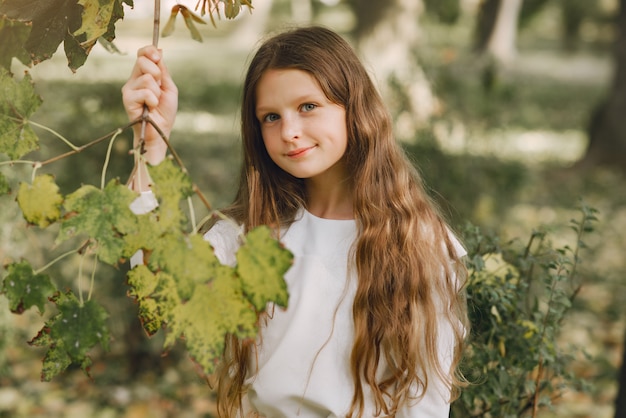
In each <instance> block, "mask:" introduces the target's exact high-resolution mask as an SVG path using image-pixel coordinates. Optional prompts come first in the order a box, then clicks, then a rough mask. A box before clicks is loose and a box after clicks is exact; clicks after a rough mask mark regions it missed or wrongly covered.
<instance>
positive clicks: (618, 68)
mask: <svg viewBox="0 0 626 418" xmlns="http://www.w3.org/2000/svg"><path fill="white" fill-rule="evenodd" d="M616 22H617V39H616V41H615V73H614V76H613V88H612V89H611V92H610V93H609V96H608V97H607V98H606V99H605V101H604V102H602V103H600V104H599V105H598V106H597V107H596V109H595V111H594V112H593V115H592V117H591V122H590V124H589V132H588V133H589V145H588V147H587V151H586V153H585V156H584V157H583V159H582V160H581V161H580V163H579V167H580V166H582V167H583V168H585V167H591V166H598V165H606V166H612V167H617V168H620V169H621V170H623V171H626V118H625V117H624V115H626V0H620V2H619V11H618V16H617V20H616Z"/></svg>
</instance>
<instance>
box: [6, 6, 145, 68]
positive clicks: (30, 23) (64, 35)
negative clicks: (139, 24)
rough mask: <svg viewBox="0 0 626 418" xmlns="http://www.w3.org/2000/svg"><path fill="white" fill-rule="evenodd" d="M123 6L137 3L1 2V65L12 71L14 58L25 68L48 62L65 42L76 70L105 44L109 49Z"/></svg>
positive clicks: (121, 16)
mask: <svg viewBox="0 0 626 418" xmlns="http://www.w3.org/2000/svg"><path fill="white" fill-rule="evenodd" d="M123 4H127V5H129V6H131V7H132V6H133V0H46V1H39V0H0V38H1V39H7V40H11V42H3V45H2V47H1V49H0V66H2V67H4V68H6V69H7V70H9V69H10V66H11V60H12V58H13V57H16V58H18V59H19V60H20V61H21V62H22V63H23V64H25V65H34V64H38V63H40V62H41V61H44V60H47V59H49V58H50V57H52V55H53V54H54V53H55V52H56V51H57V49H58V47H59V45H61V43H63V48H64V51H65V56H66V57H67V61H68V65H69V67H70V68H71V69H72V71H75V70H76V69H78V68H79V67H81V66H82V65H83V64H84V63H85V61H86V60H87V56H88V55H89V52H90V51H91V49H92V48H93V46H94V45H95V44H96V42H98V41H101V42H102V43H104V44H105V46H107V47H109V46H110V45H111V42H112V41H113V40H114V39H115V24H116V22H117V21H118V20H120V19H122V18H123V17H124V8H123Z"/></svg>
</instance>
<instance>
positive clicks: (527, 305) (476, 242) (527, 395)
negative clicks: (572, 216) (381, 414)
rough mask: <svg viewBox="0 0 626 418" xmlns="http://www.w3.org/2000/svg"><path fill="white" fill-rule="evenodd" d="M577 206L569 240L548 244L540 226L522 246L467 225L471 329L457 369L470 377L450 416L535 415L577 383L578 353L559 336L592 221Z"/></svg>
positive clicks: (576, 289)
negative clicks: (573, 364) (572, 367)
mask: <svg viewBox="0 0 626 418" xmlns="http://www.w3.org/2000/svg"><path fill="white" fill-rule="evenodd" d="M580 212H581V218H580V219H579V220H572V221H571V228H572V230H573V231H574V232H575V234H576V235H575V240H576V241H575V242H576V243H575V245H574V246H573V247H571V246H569V245H565V246H563V247H555V246H553V244H552V243H551V242H550V241H549V239H548V236H549V235H548V233H547V232H546V231H535V232H533V233H532V235H531V236H530V239H529V240H528V242H527V243H526V245H523V246H522V245H520V243H519V242H518V241H512V242H508V243H501V242H500V241H499V240H498V239H497V238H495V237H492V236H485V235H483V234H482V233H481V231H480V230H479V229H478V228H476V227H473V226H468V227H467V228H466V230H465V239H466V241H465V242H466V245H467V246H468V252H469V262H468V267H469V271H470V275H469V280H468V284H467V295H468V307H469V315H470V322H471V326H472V330H471V335H470V337H469V347H468V349H467V351H466V353H465V358H464V362H463V365H462V368H463V370H464V373H465V375H466V377H467V378H468V379H469V381H470V382H471V384H470V386H469V387H468V388H467V389H465V390H464V391H463V393H462V394H461V397H460V398H459V400H457V401H456V402H455V404H454V406H453V415H454V416H458V417H519V416H522V415H524V414H525V413H532V416H533V417H534V416H536V413H537V410H538V409H539V408H541V407H545V406H549V405H551V404H552V401H553V400H554V399H556V398H558V397H559V396H561V395H562V394H563V392H564V391H565V390H566V389H569V388H580V387H581V386H582V383H583V382H582V381H581V380H580V379H579V378H577V377H576V376H574V375H573V374H572V373H571V372H570V369H569V366H570V364H571V362H572V361H573V360H574V357H575V355H576V354H577V353H576V352H575V351H567V350H564V349H562V348H561V347H560V344H559V341H558V337H559V329H560V326H561V323H562V321H563V320H564V318H565V316H566V314H567V313H568V311H569V309H570V308H571V306H572V301H573V300H574V298H575V297H576V295H577V294H578V292H579V290H580V287H581V286H582V282H581V278H580V277H579V275H578V272H577V267H578V264H579V262H580V259H579V251H580V250H581V249H582V248H584V247H585V244H584V242H583V240H582V239H583V235H584V234H586V233H588V232H591V231H592V230H593V228H592V224H593V223H594V221H596V220H597V218H596V210H595V209H593V208H590V207H588V206H586V205H584V204H583V205H581V207H580Z"/></svg>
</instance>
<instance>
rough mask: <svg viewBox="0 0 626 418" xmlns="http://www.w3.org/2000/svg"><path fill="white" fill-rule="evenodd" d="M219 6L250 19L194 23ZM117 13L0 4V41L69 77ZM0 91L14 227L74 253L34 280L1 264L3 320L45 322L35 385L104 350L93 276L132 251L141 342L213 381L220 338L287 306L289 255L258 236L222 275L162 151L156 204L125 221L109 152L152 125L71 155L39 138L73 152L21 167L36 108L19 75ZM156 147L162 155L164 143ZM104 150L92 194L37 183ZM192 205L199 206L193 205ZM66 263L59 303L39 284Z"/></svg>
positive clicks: (124, 194)
mask: <svg viewBox="0 0 626 418" xmlns="http://www.w3.org/2000/svg"><path fill="white" fill-rule="evenodd" d="M220 1H221V2H224V4H225V5H226V9H225V13H226V17H227V18H229V19H230V18H233V17H235V16H236V14H237V13H238V12H239V9H240V8H241V7H242V4H243V5H247V6H248V7H251V4H250V3H249V2H247V1H244V2H240V1H238V0H237V1H235V0H211V1H204V2H202V14H204V13H205V12H208V13H210V14H212V13H215V11H216V10H217V9H216V7H217V5H218V3H219V2H220ZM123 3H126V4H128V5H132V1H131V0H97V1H96V0H79V1H78V2H76V1H69V0H54V1H51V2H36V1H32V0H30V1H25V2H24V1H22V0H20V1H19V2H17V1H15V0H4V1H0V16H1V17H2V20H0V22H2V23H1V25H0V30H2V31H3V32H2V33H3V34H5V35H6V36H7V37H12V38H14V39H18V38H19V39H25V41H24V43H23V50H25V51H27V52H28V56H29V57H30V59H31V60H32V63H33V64H36V63H38V62H40V61H42V60H44V59H46V58H49V56H51V55H52V53H54V52H55V51H56V48H57V47H58V45H59V44H60V43H61V42H64V43H65V52H66V55H67V57H68V60H69V62H70V68H72V69H73V70H75V69H76V68H78V67H79V66H80V65H82V64H83V63H84V60H85V59H86V58H87V55H88V53H89V51H90V50H91V48H92V47H93V45H94V44H95V42H97V41H98V39H101V40H103V41H106V42H110V41H112V40H113V38H114V32H115V29H114V25H115V22H116V21H117V20H118V19H120V18H121V17H123V8H122V4H123ZM198 5H200V3H199V4H198ZM180 8H181V6H179V9H180ZM185 10H186V9H185ZM183 14H185V13H183ZM25 28H28V29H29V30H30V33H29V35H28V37H26V36H25V35H24V34H25ZM46 31H47V32H49V34H48V37H47V38H46V39H45V40H44V39H42V36H43V35H42V34H43V33H44V32H46ZM20 45H21V44H17V45H15V47H14V48H8V49H6V50H2V52H4V53H5V54H7V55H5V56H3V57H2V60H1V62H2V63H3V64H4V65H5V66H6V67H8V66H9V65H10V62H11V57H13V56H17V57H18V58H20V59H22V60H23V61H24V57H25V55H24V53H23V52H24V51H23V50H22V48H21V47H20ZM0 89H1V90H2V92H3V94H2V98H1V99H0V128H2V129H1V132H2V135H1V136H0V154H4V155H6V156H7V157H8V160H7V161H3V162H0V165H1V166H3V167H11V166H14V165H15V164H28V165H30V166H31V167H32V175H31V181H30V183H28V182H27V181H22V182H21V184H20V185H19V187H18V192H17V199H16V201H17V203H18V205H19V207H20V209H21V210H22V213H23V217H24V219H25V221H26V222H27V223H28V224H30V225H32V226H37V227H39V228H47V229H50V230H58V235H57V239H56V243H57V244H60V243H63V242H66V241H68V242H69V243H71V245H74V249H73V250H71V251H69V252H66V253H64V254H61V255H59V256H58V257H57V258H56V259H54V260H52V261H51V262H50V263H49V264H48V265H46V266H44V267H42V268H40V269H37V270H35V269H34V268H33V267H32V265H31V264H30V262H29V261H27V260H22V261H20V262H9V263H8V264H7V265H6V266H5V269H6V274H4V275H3V276H4V277H3V280H2V282H1V283H2V286H1V287H0V293H3V294H4V295H5V296H6V297H7V299H8V302H9V308H10V310H11V311H13V312H15V313H22V312H24V311H25V310H28V309H29V308H30V307H32V306H36V307H37V308H38V310H39V312H40V314H42V315H45V316H46V317H50V315H49V314H51V317H50V319H49V320H47V321H46V323H45V325H44V326H43V328H42V329H41V331H40V332H39V333H38V334H37V336H35V337H34V338H33V339H32V340H31V341H30V344H31V345H34V346H37V347H47V352H46V354H45V357H44V360H43V369H42V379H43V380H46V381H49V380H51V379H52V378H54V377H55V376H56V375H58V374H59V373H61V372H63V371H64V370H65V369H66V368H67V367H69V366H70V365H71V364H77V365H79V366H80V367H81V368H82V369H83V370H84V371H85V372H86V373H87V374H89V368H90V365H91V359H90V357H89V354H90V352H92V350H93V349H94V348H95V347H97V346H100V347H101V348H102V349H104V350H107V349H108V345H109V340H110V338H111V337H110V332H109V330H108V327H107V324H106V321H107V318H108V313H107V312H106V310H105V309H104V308H103V307H102V306H101V305H100V304H99V303H98V302H97V301H96V300H95V299H93V298H92V295H93V291H94V282H95V279H96V269H95V266H96V265H97V264H98V263H99V262H101V263H105V264H108V265H112V266H116V265H117V264H118V263H120V262H124V261H126V260H127V259H128V258H129V257H131V256H132V255H133V254H136V253H137V252H138V251H142V254H143V256H144V257H143V260H144V264H140V265H138V266H136V267H135V268H134V269H133V270H131V271H130V272H129V274H128V284H129V286H130V287H129V294H130V295H131V296H132V297H134V298H135V300H136V301H137V303H138V305H139V316H140V318H141V319H142V322H143V324H144V327H145V329H146V331H147V332H148V334H149V335H152V334H154V333H156V332H158V331H159V330H160V329H161V328H166V329H167V334H166V337H165V347H166V348H169V347H172V346H173V345H174V344H175V343H176V341H178V340H179V338H180V339H183V340H184V341H185V344H186V346H187V348H188V351H189V352H190V354H191V355H192V357H193V358H194V359H195V360H196V361H197V363H198V364H199V365H200V367H201V368H202V370H203V371H204V372H205V373H207V374H209V373H211V372H212V371H213V367H214V365H215V363H216V362H217V360H218V358H219V357H220V355H221V353H222V349H223V341H224V336H225V334H236V335H238V336H239V337H240V338H248V339H253V338H255V336H256V332H257V321H258V315H259V314H261V313H262V312H263V311H264V310H265V308H266V305H267V303H268V302H270V301H274V302H276V303H277V304H279V305H280V306H286V304H287V300H288V295H287V287H286V285H285V283H284V280H283V275H284V273H285V272H286V271H287V269H289V267H290V266H291V260H292V255H291V253H289V252H288V251H287V250H286V249H284V248H283V247H282V246H281V245H279V243H278V242H277V241H276V239H275V238H274V237H273V236H272V233H271V231H270V230H269V229H268V228H265V227H261V228H257V229H253V230H251V231H249V233H248V234H247V236H242V237H241V240H242V245H241V248H240V251H239V253H238V254H237V259H238V261H239V263H238V265H237V266H225V265H222V264H221V263H220V262H219V260H218V259H217V257H216V256H215V254H214V253H213V249H212V247H211V246H210V244H209V243H208V242H206V241H205V240H204V239H203V238H202V237H201V236H200V235H198V233H197V232H196V230H197V228H196V225H195V216H193V215H194V208H193V206H192V205H191V201H190V200H189V199H190V197H191V195H192V194H193V193H194V192H195V193H197V194H200V192H199V191H198V190H197V187H195V185H194V184H193V182H192V181H191V179H190V178H189V176H188V175H187V171H186V169H185V167H184V166H183V164H182V162H181V161H180V159H179V158H178V157H177V154H176V152H175V151H174V150H173V149H172V148H171V147H170V151H171V152H172V155H173V156H174V159H176V162H177V163H178V166H176V165H175V164H174V163H173V162H172V161H170V160H168V161H165V162H164V163H162V164H160V165H159V166H157V167H149V171H150V174H151V178H152V180H153V185H152V187H153V190H154V196H155V197H156V199H157V200H158V207H157V208H156V209H155V210H153V211H152V212H150V213H146V214H141V215H136V214H134V213H133V212H132V211H131V208H130V207H131V204H132V203H133V202H134V201H135V199H137V194H136V193H135V192H133V191H131V190H130V189H129V188H128V187H127V186H126V185H124V184H121V183H120V182H119V181H118V180H117V179H112V180H110V181H108V183H107V182H105V179H106V174H107V167H108V164H109V159H110V156H111V149H112V146H113V143H114V141H115V140H116V138H117V137H118V135H119V134H120V133H121V132H122V131H123V130H124V129H127V128H130V127H131V126H132V125H133V124H135V123H151V121H150V120H148V118H147V117H144V118H142V119H141V120H138V121H134V122H133V123H131V124H129V125H128V126H126V127H124V128H119V129H116V130H114V131H113V132H111V133H109V134H107V135H104V136H102V137H100V138H98V139H96V140H93V141H91V142H89V143H88V144H86V145H83V146H80V147H77V146H75V145H74V144H72V143H71V142H70V141H69V140H68V139H66V138H65V137H63V136H62V135H61V134H59V133H57V132H54V131H53V130H52V129H50V128H47V127H43V128H45V129H46V130H48V131H49V132H51V133H53V134H54V136H55V137H56V138H58V139H60V140H61V141H63V142H64V143H65V144H66V145H68V146H69V147H70V148H71V149H72V150H71V151H70V152H67V153H65V154H62V155H60V156H53V157H50V158H49V159H48V160H45V161H27V160H22V159H21V158H23V157H24V156H25V155H27V154H30V153H32V152H33V151H35V150H37V149H38V148H39V137H38V136H37V135H36V133H35V131H34V130H33V126H35V127H42V126H41V125H39V124H37V123H36V122H34V121H32V120H31V116H32V115H33V114H34V113H35V111H36V110H37V108H38V107H39V105H40V104H41V98H40V97H39V96H38V95H37V94H36V93H35V90H34V86H33V84H32V82H31V79H30V77H29V76H28V75H26V76H25V77H24V78H22V80H21V81H19V82H18V81H15V80H14V79H13V78H12V77H11V75H10V74H9V73H8V72H7V70H4V69H1V68H0ZM163 139H164V140H165V141H166V142H168V144H169V141H168V140H167V138H163ZM106 140H109V148H108V151H107V153H106V155H104V158H103V159H104V164H103V170H102V175H101V181H100V185H99V186H96V185H92V184H83V185H80V186H79V187H78V188H77V189H76V190H73V191H71V192H69V193H62V192H61V190H60V187H59V186H58V185H57V184H56V181H55V178H54V176H52V175H50V174H43V175H37V172H38V170H40V169H41V168H42V167H44V166H47V165H49V164H52V163H54V162H57V161H59V160H62V159H63V158H65V157H67V156H69V155H74V154H77V153H80V152H82V151H83V150H85V149H87V148H89V147H91V146H93V145H95V144H97V143H100V142H103V141H106ZM137 151H138V150H134V153H135V159H136V162H137V164H145V161H143V159H142V157H141V156H140V155H138V154H139V153H138V152H137ZM12 186H13V185H12V184H11V181H10V180H9V178H8V177H7V176H4V175H2V176H0V192H2V193H3V194H6V193H10V192H11V190H12ZM200 198H201V199H202V200H203V201H205V199H204V198H203V196H201V195H200ZM182 202H187V203H189V210H188V213H189V215H192V216H190V218H191V219H190V220H191V222H190V221H189V220H188V219H187V215H186V214H185V213H184V212H183V210H182V208H181V206H182ZM6 203H7V202H3V204H6ZM205 203H206V204H207V206H210V205H208V202H205ZM189 223H191V228H190V225H189ZM69 256H75V257H79V259H80V266H81V267H80V269H79V273H78V277H77V278H76V282H78V291H77V292H76V291H75V290H73V289H68V290H66V291H64V292H61V291H60V290H59V288H58V286H59V278H51V277H50V276H49V275H47V274H45V273H43V272H44V270H46V269H48V268H49V267H50V266H52V265H54V264H56V263H58V262H59V261H60V260H62V259H64V258H66V257H69ZM87 258H90V259H93V261H94V262H93V265H94V269H93V271H92V272H91V280H90V286H89V291H88V293H87V295H86V297H85V292H84V291H83V283H82V282H83V277H82V276H83V272H82V266H83V264H84V260H85V259H87Z"/></svg>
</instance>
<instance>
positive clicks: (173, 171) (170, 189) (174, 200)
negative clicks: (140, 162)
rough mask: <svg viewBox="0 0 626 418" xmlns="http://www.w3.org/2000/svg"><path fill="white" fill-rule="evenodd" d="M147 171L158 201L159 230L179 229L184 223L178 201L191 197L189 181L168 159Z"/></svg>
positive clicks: (191, 191)
mask: <svg viewBox="0 0 626 418" xmlns="http://www.w3.org/2000/svg"><path fill="white" fill-rule="evenodd" d="M148 169H149V171H150V177H151V178H152V181H153V182H154V184H153V188H154V194H155V196H156V197H157V199H158V200H159V209H158V211H159V223H160V224H161V229H162V230H164V231H165V230H169V229H171V228H173V229H175V230H178V229H180V226H181V225H182V224H183V223H184V222H185V216H184V214H183V212H182V211H181V210H180V201H181V200H183V199H185V198H187V197H189V196H191V195H192V193H193V190H192V186H191V179H190V178H189V176H188V175H187V174H185V173H183V171H182V170H181V169H180V168H179V167H177V166H175V165H174V163H173V162H172V160H169V159H168V160H165V161H163V162H162V163H161V164H159V165H157V166H149V168H148Z"/></svg>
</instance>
